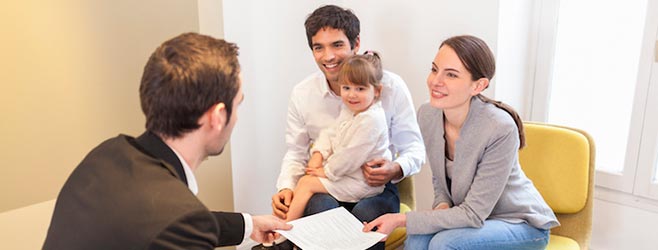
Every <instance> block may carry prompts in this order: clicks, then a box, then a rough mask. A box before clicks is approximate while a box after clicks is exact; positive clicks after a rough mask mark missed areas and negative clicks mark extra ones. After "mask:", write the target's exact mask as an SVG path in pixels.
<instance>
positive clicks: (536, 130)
mask: <svg viewBox="0 0 658 250" xmlns="http://www.w3.org/2000/svg"><path fill="white" fill-rule="evenodd" d="M524 126H525V134H526V141H527V142H528V145H526V147H525V148H523V149H521V150H520V151H519V161H520V163H521V168H522V169H523V171H524V172H525V174H526V175H527V176H528V178H530V179H531V180H532V181H533V183H534V185H535V187H537V190H539V192H540V193H541V195H542V196H543V197H544V200H546V203H548V205H549V206H550V207H551V208H552V209H553V211H554V212H556V213H576V212H578V211H580V210H581V209H583V207H585V204H586V202H587V188H588V183H589V182H588V178H589V164H590V162H589V158H590V157H589V152H590V151H589V147H590V145H589V141H588V140H587V137H586V136H584V135H583V134H581V133H578V132H577V131H574V130H569V129H565V128H561V127H554V126H545V125H543V126H542V125H537V124H525V125H524ZM566 173H568V174H566Z"/></svg>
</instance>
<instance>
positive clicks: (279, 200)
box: [272, 188, 293, 220]
mask: <svg viewBox="0 0 658 250" xmlns="http://www.w3.org/2000/svg"><path fill="white" fill-rule="evenodd" d="M292 195H293V193H292V190H290V189H287V188H286V189H283V190H281V191H279V192H278V193H276V194H275V195H273V196H272V212H274V215H276V217H279V218H281V219H283V220H285V219H286V214H287V213H288V207H289V206H290V202H291V201H292Z"/></svg>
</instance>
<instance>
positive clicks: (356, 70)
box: [338, 51, 384, 92]
mask: <svg viewBox="0 0 658 250" xmlns="http://www.w3.org/2000/svg"><path fill="white" fill-rule="evenodd" d="M383 76H384V72H383V71H382V60H381V58H380V57H379V53H377V52H374V51H366V53H364V54H363V55H354V56H351V57H350V58H348V59H347V60H345V61H344V62H343V65H342V67H341V68H340V73H339V74H338V82H340V83H341V84H347V83H351V84H355V85H360V86H368V84H370V85H373V86H374V87H375V90H376V92H378V91H379V90H380V89H381V81H382V77H383Z"/></svg>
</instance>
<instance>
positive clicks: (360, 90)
mask: <svg viewBox="0 0 658 250" xmlns="http://www.w3.org/2000/svg"><path fill="white" fill-rule="evenodd" d="M376 92H377V91H376V90H375V87H374V86H373V85H372V84H368V85H366V86H363V85H356V84H353V83H350V82H347V83H345V84H341V85H340V96H341V97H342V99H343V103H344V104H345V106H347V108H349V109H350V110H352V112H354V114H355V115H356V114H358V113H361V112H363V111H365V110H366V109H368V108H369V107H370V105H372V103H374V102H375V99H376V97H377V96H378V95H379V94H378V93H376Z"/></svg>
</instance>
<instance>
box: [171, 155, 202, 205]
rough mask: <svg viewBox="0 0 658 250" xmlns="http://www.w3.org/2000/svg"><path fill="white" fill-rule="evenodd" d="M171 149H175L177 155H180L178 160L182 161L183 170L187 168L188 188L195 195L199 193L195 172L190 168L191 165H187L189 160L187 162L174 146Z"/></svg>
mask: <svg viewBox="0 0 658 250" xmlns="http://www.w3.org/2000/svg"><path fill="white" fill-rule="evenodd" d="M171 151H174V154H176V156H177V157H178V160H179V161H180V163H181V165H183V170H185V177H186V178H187V188H189V189H190V191H192V193H193V194H194V195H197V193H199V186H198V185H197V183H196V178H195V177H194V172H192V169H191V168H190V166H189V165H187V162H185V160H184V159H183V157H182V156H181V155H180V154H179V153H178V151H176V150H175V149H173V148H171Z"/></svg>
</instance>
